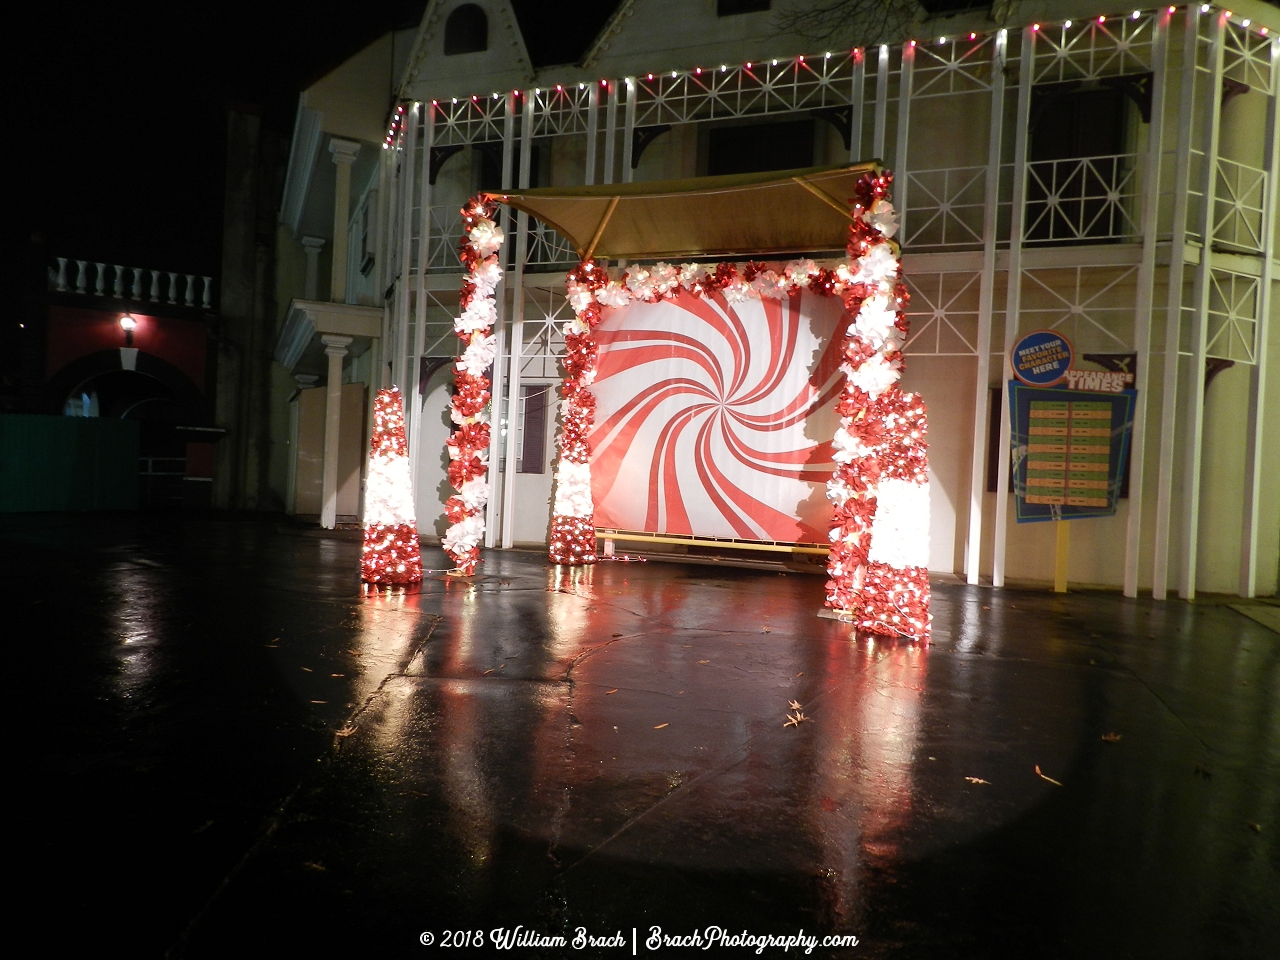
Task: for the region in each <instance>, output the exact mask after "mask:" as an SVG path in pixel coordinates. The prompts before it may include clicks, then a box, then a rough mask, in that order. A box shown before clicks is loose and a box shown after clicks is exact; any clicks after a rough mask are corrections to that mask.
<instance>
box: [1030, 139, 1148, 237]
mask: <svg viewBox="0 0 1280 960" xmlns="http://www.w3.org/2000/svg"><path fill="white" fill-rule="evenodd" d="M1141 162H1142V155H1141V154H1117V155H1114V156H1104V157H1086V158H1084V159H1073V160H1041V161H1038V162H1035V163H1028V164H1027V182H1028V186H1029V189H1028V197H1027V201H1026V207H1027V209H1026V228H1025V229H1026V239H1025V242H1026V243H1038V242H1043V243H1062V242H1063V241H1072V240H1082V239H1103V238H1106V239H1110V238H1117V239H1119V238H1136V237H1137V235H1138V232H1139V228H1138V223H1139V221H1140V219H1141V216H1140V213H1139V210H1138V205H1139V189H1138V170H1139V169H1140V167H1141Z"/></svg>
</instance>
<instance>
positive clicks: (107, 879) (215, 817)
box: [0, 517, 1280, 957]
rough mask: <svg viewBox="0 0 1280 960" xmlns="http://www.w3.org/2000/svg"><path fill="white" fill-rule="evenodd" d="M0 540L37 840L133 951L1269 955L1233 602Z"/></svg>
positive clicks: (110, 521) (29, 529) (1268, 872)
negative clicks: (520, 940)
mask: <svg viewBox="0 0 1280 960" xmlns="http://www.w3.org/2000/svg"><path fill="white" fill-rule="evenodd" d="M55 535H56V537H55ZM0 537H2V538H3V556H4V563H5V583H6V589H8V590H9V591H10V593H9V598H8V605H9V607H10V609H13V610H16V613H17V618H16V622H17V623H18V624H19V630H18V631H16V632H15V633H14V634H12V636H15V637H17V638H18V639H19V641H20V646H21V647H22V648H23V649H24V652H26V653H29V654H30V656H31V657H32V658H33V660H34V666H35V668H36V669H35V670H34V671H32V672H31V674H30V675H32V676H39V677H46V678H57V679H56V682H53V683H50V684H48V685H46V686H45V687H44V688H43V689H42V691H41V694H40V695H39V696H38V697H36V698H34V703H35V705H36V707H37V711H36V713H35V715H36V716H38V717H40V718H41V719H40V720H39V725H38V731H37V736H36V737H34V738H27V739H30V740H33V741H34V742H35V745H34V747H33V749H32V753H33V757H32V770H33V773H34V775H35V776H34V777H33V780H34V783H35V786H34V788H33V790H32V792H31V798H30V802H31V806H32V809H31V812H30V816H31V817H32V818H33V819H34V822H35V823H37V825H38V831H39V837H40V845H39V848H38V849H37V850H35V851H34V852H33V855H32V856H31V857H30V860H29V863H28V864H26V865H27V866H28V867H29V872H30V873H31V874H32V883H33V885H35V887H36V888H38V889H41V890H42V891H44V892H45V893H46V895H48V896H50V898H51V899H57V900H58V901H59V902H67V901H74V902H76V903H79V904H83V905H84V907H83V910H84V912H85V918H86V922H89V921H90V920H92V921H93V922H94V923H95V924H96V926H97V928H98V929H106V930H110V931H111V933H110V939H111V941H112V942H113V943H116V944H119V945H127V946H128V951H127V952H128V953H129V954H130V955H132V956H160V955H164V954H165V952H166V951H168V952H169V954H170V955H173V956H185V957H227V956H238V955H257V954H259V953H268V952H270V953H273V954H275V955H279V956H301V955H303V954H304V953H310V954H316V955H326V956H327V955H333V954H336V953H337V952H340V951H341V952H344V953H349V954H352V955H355V956H378V957H384V956H399V955H401V954H418V955H421V954H422V953H423V952H424V948H423V947H422V946H421V945H420V944H419V942H418V935H419V933H420V932H421V931H425V930H430V931H435V932H437V933H439V932H440V931H442V930H444V929H446V928H458V929H462V928H467V929H473V928H481V929H485V930H488V929H490V928H493V927H496V926H499V925H502V926H506V927H514V926H515V925H517V924H523V925H524V926H525V927H528V928H532V929H534V930H537V931H542V932H545V933H551V934H555V933H568V934H570V935H571V934H572V931H573V929H574V928H576V927H577V926H579V925H581V926H586V927H587V928H588V929H589V930H590V931H592V932H598V933H601V934H604V933H612V932H614V931H615V930H623V931H625V932H626V933H627V938H628V947H629V937H630V931H631V929H632V928H633V927H634V928H637V929H638V930H639V932H640V940H641V944H640V952H641V953H643V952H645V951H644V947H643V939H644V935H645V931H646V930H647V929H648V927H649V926H650V925H651V924H659V925H661V926H662V927H663V928H664V929H666V930H668V931H681V932H684V931H692V930H693V929H695V928H700V927H706V926H707V925H710V924H719V925H721V926H724V927H726V928H729V929H731V930H743V929H745V930H747V931H750V932H753V933H775V934H785V933H794V932H795V931H796V930H798V929H800V928H803V929H804V930H805V931H806V932H809V933H817V934H819V935H823V934H834V933H853V934H856V935H857V936H858V937H859V938H860V940H861V943H860V945H859V946H858V947H856V948H853V949H847V950H844V951H834V952H832V951H828V952H826V953H824V952H823V951H822V950H821V949H819V950H816V951H815V952H814V954H813V955H815V956H822V955H831V956H846V955H847V956H858V957H889V956H892V957H936V956H947V957H985V956H1018V957H1044V956H1052V957H1058V956H1062V957H1069V956H1081V957H1083V956H1135V957H1137V956H1143V957H1145V956H1152V957H1156V956H1159V957H1247V956H1264V955H1268V954H1269V953H1270V948H1271V947H1273V946H1274V944H1275V943H1277V942H1280V939H1277V938H1278V937H1280V906H1278V904H1280V895H1278V893H1280V883H1278V878H1280V856H1278V853H1277V851H1278V847H1277V843H1276V839H1275V837H1276V831H1277V830H1278V829H1280V816H1277V812H1278V810H1280V717H1278V716H1277V712H1276V706H1277V702H1278V696H1280V670H1278V665H1280V637H1278V636H1277V635H1276V634H1275V633H1273V632H1271V631H1269V630H1268V629H1267V628H1266V627H1265V626H1263V625H1262V624H1260V623H1258V622H1255V621H1254V620H1251V619H1249V618H1246V617H1244V616H1241V615H1240V614H1239V613H1237V612H1236V611H1234V610H1231V609H1230V608H1229V607H1227V606H1226V605H1219V604H1215V603H1212V602H1201V603H1197V604H1194V605H1189V604H1184V603H1179V602H1173V603H1168V604H1164V605H1160V604H1154V603H1151V602H1149V601H1128V600H1124V599H1123V598H1121V597H1119V596H1118V595H1115V594H1110V593H1101V592H1098V593H1082V594H1071V595H1068V596H1066V597H1055V596H1053V595H1052V594H1047V593H1032V592H1025V591H1024V592H1019V591H1001V592H995V591H991V590H989V589H979V588H970V587H964V586H955V585H948V584H943V583H939V584H936V585H935V588H934V594H935V601H934V613H935V616H936V619H935V623H934V636H935V642H934V644H933V645H932V646H930V647H919V646H913V645H908V644H898V643H885V642H884V641H883V640H880V639H875V640H870V639H859V640H852V639H850V637H849V635H848V627H847V625H843V624H840V623H837V622H834V621H831V620H825V619H819V618H818V617H816V616H815V613H816V611H817V609H818V606H819V604H820V600H821V588H822V581H821V580H820V579H819V578H817V577H813V576H806V575H800V574H785V575H783V574H777V573H763V572H759V571H742V570H727V569H720V568H711V567H693V566H689V567H685V566H679V565H672V564H660V563H650V564H601V565H600V566H598V567H596V568H588V569H584V570H566V569H557V568H552V567H548V566H547V564H546V563H545V561H544V559H543V558H542V557H541V556H539V555H537V554H533V553H520V552H491V553H489V554H488V555H487V557H486V560H485V563H484V565H483V566H482V568H481V576H478V577H476V578H475V579H474V580H471V581H465V580H456V579H452V578H448V577H439V576H429V577H428V579H427V580H426V581H424V583H423V585H422V589H421V590H420V591H418V592H409V593H402V594H371V595H366V596H361V595H360V592H359V589H358V583H357V582H356V577H357V576H358V568H357V564H356V560H357V557H358V550H359V545H358V542H356V541H354V540H344V539H331V538H320V537H313V536H305V535H301V534H298V533H288V532H284V531H281V530H277V529H276V527H275V526H274V525H273V524H271V523H266V522H248V521H211V520H203V521H199V520H189V521H184V522H179V521H163V522H162V521H159V520H154V519H152V520H148V519H144V518H102V517H93V518H87V519H86V518H83V517H80V518H66V517H57V518H51V517H40V518H34V517H9V518H5V519H4V521H3V524H2V525H0ZM54 539H56V540H57V541H58V542H59V543H61V544H63V546H60V547H57V548H55V547H54V546H52V543H53V541H54ZM68 543H70V544H74V549H71V550H68V549H67V547H66V546H65V545H66V544H68ZM424 561H425V564H426V566H428V567H443V566H444V560H443V555H440V554H438V551H435V550H433V549H427V550H424ZM55 584H56V586H54V585H55ZM6 632H7V631H6ZM793 701H794V702H795V703H797V704H799V705H800V708H801V709H802V712H803V715H804V717H805V719H804V720H803V721H802V722H799V723H798V724H792V725H789V726H784V721H785V720H786V718H787V716H788V714H789V713H790V712H793V708H791V707H790V706H789V704H790V703H791V702H793ZM1037 767H1038V768H1039V770H1040V772H1041V775H1039V776H1038V775H1037V774H1036V772H1035V771H1036V768H1037ZM1054 781H1056V782H1054ZM105 942H107V941H106V940H98V941H97V943H99V944H101V943H105ZM246 945H252V946H251V948H250V947H247V946H246ZM428 952H429V951H428ZM627 952H628V951H625V950H624V951H616V950H615V951H602V952H601V953H600V955H606V956H607V955H625V954H626V953H627ZM513 953H515V954H519V955H528V956H559V955H562V954H561V952H558V951H556V950H555V949H550V950H543V951H539V950H536V949H533V948H530V949H529V950H526V951H524V952H523V953H522V954H521V953H520V951H514V952H513ZM573 955H591V952H590V951H586V952H577V953H574V954H573Z"/></svg>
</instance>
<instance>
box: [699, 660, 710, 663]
mask: <svg viewBox="0 0 1280 960" xmlns="http://www.w3.org/2000/svg"><path fill="white" fill-rule="evenodd" d="M698 662H699V663H710V662H711V661H710V660H699V661H698Z"/></svg>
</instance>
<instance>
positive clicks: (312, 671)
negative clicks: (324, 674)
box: [302, 667, 315, 673]
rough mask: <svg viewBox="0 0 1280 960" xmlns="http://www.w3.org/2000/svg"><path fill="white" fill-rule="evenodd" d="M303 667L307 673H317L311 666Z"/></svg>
mask: <svg viewBox="0 0 1280 960" xmlns="http://www.w3.org/2000/svg"><path fill="white" fill-rule="evenodd" d="M302 669H303V670H305V671H306V672H307V673H315V671H314V670H312V669H311V668H310V667H303V668H302Z"/></svg>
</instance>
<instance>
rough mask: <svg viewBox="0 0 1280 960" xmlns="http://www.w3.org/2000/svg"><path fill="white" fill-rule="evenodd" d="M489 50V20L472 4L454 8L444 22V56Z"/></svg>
mask: <svg viewBox="0 0 1280 960" xmlns="http://www.w3.org/2000/svg"><path fill="white" fill-rule="evenodd" d="M488 49H489V18H488V17H486V16H485V15H484V11H483V10H481V9H480V8H479V7H478V6H476V5H475V4H474V3H464V4H463V5H462V6H460V7H456V8H455V9H454V11H453V12H452V13H451V14H449V19H448V20H446V21H445V22H444V55H445V56H446V57H451V56H453V55H454V54H455V53H478V52H479V51H481V50H488Z"/></svg>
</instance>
